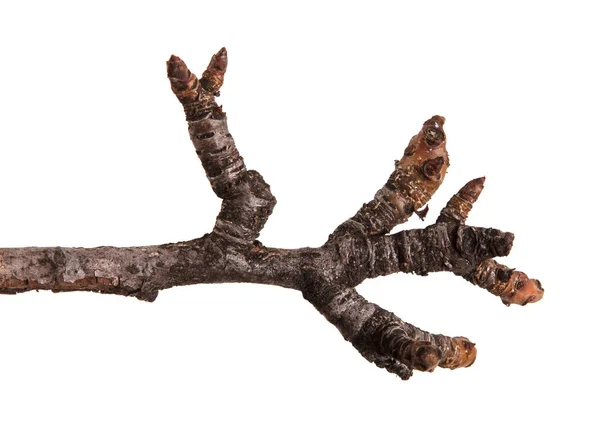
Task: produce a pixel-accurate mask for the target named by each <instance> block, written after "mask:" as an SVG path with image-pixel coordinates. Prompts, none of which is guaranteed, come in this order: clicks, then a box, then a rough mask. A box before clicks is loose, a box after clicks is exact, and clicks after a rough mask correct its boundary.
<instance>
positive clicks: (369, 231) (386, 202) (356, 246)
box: [0, 49, 542, 379]
mask: <svg viewBox="0 0 600 445" xmlns="http://www.w3.org/2000/svg"><path fill="white" fill-rule="evenodd" d="M226 66H227V54H226V52H225V50H224V49H222V50H221V51H219V52H218V53H217V54H215V55H214V56H213V58H212V60H211V62H210V64H209V66H208V68H207V70H206V71H205V72H204V74H203V75H202V77H201V78H200V79H198V78H197V77H196V76H195V75H194V74H193V73H191V72H190V71H189V70H188V69H187V67H186V65H185V64H184V63H183V61H182V60H181V59H179V58H178V57H175V56H172V57H171V59H170V60H169V62H168V63H167V69H168V75H169V79H170V81H171V87H172V90H173V92H174V93H175V95H176V96H177V98H178V99H179V100H180V102H181V103H182V105H183V107H184V111H185V114H186V118H187V120H188V128H189V134H190V138H191V140H192V142H193V144H194V147H195V148H196V152H197V154H198V156H199V158H200V160H201V162H202V165H203V167H204V169H205V171H206V174H207V176H208V179H209V181H210V184H211V186H212V188H213V190H214V191H215V193H216V194H217V196H219V197H220V198H221V199H222V200H223V202H222V206H221V211H220V212H219V214H218V216H217V220H216V223H215V226H214V229H213V231H212V232H211V233H209V234H206V235H205V236H203V237H202V238H199V239H195V240H191V241H185V242H179V243H171V244H163V245H158V246H146V247H97V248H64V247H53V248H38V247H28V248H14V249H0V293H5V294H15V293H19V292H26V291H30V290H51V291H53V292H65V291H92V292H102V293H112V294H119V295H128V296H135V297H137V298H139V299H140V300H145V301H153V300H154V299H156V297H157V295H158V292H159V291H160V290H162V289H168V288H170V287H173V286H183V285H191V284H199V283H226V282H246V283H261V284H271V285H276V286H282V287H286V288H291V289H296V290H299V291H300V292H302V295H303V296H304V298H305V299H306V300H308V301H309V302H310V303H311V304H312V305H313V306H314V307H315V308H316V309H317V310H318V311H319V312H320V313H321V314H323V315H324V317H325V318H326V319H327V320H328V321H329V322H331V323H332V324H333V325H335V326H336V327H337V328H338V329H339V330H340V332H341V333H342V335H343V336H344V338H345V339H346V340H348V341H350V342H352V344H353V345H354V346H355V347H356V349H357V350H358V351H359V352H360V353H361V354H362V355H363V356H364V357H365V358H367V359H368V360H369V361H372V362H374V363H375V364H376V365H377V366H379V367H383V368H385V369H387V370H388V371H390V372H392V373H394V374H397V375H399V376H400V377H401V378H403V379H406V378H408V377H410V375H411V373H412V370H413V369H417V370H421V371H431V370H433V369H434V368H435V367H436V366H442V367H447V368H451V369H454V368H457V367H466V366H470V365H471V364H472V363H473V361H474V360H475V356H476V350H475V347H474V344H473V343H471V342H469V341H468V340H467V339H466V338H464V337H454V338H451V337H446V336H443V335H434V334H430V333H428V332H425V331H422V330H420V329H418V328H416V327H414V326H412V325H410V324H408V323H406V322H404V321H402V320H400V319H399V318H398V317H396V316H395V315H394V314H392V313H390V312H388V311H386V310H384V309H382V308H380V307H379V306H377V305H375V304H373V303H370V302H368V301H367V300H365V299H364V298H363V297H362V296H360V295H359V294H358V293H357V292H356V290H355V287H356V286H357V285H358V284H360V283H361V282H363V281H364V280H365V279H367V278H374V277H377V276H380V275H388V274H391V273H396V272H405V273H416V274H419V275H427V274H428V273H431V272H441V271H447V272H453V273H454V274H456V275H459V276H462V277H464V278H466V279H468V280H469V281H471V282H472V283H474V284H477V285H479V286H481V287H484V288H486V289H488V290H489V291H490V292H492V293H495V294H496V295H499V296H500V297H501V298H502V300H503V301H504V302H505V303H508V304H510V303H513V302H516V303H519V304H526V303H528V302H531V301H537V299H539V298H541V295H542V289H541V285H539V281H537V280H529V279H528V278H527V277H526V276H525V275H524V274H522V273H521V272H514V271H512V270H509V269H508V268H506V266H502V265H499V264H498V263H496V262H494V261H493V260H492V258H494V257H496V256H504V255H507V254H508V253H509V251H510V249H511V246H512V241H513V235H512V234H511V233H504V232H501V231H499V230H495V229H484V228H477V227H470V226H467V225H465V221H466V218H467V216H468V212H469V210H470V208H471V205H472V204H473V203H474V202H475V200H476V199H477V197H478V196H479V193H480V192H481V189H482V187H483V179H478V180H474V181H471V182H470V183H468V184H467V185H466V186H465V187H464V188H463V189H461V191H459V193H457V194H456V195H454V197H453V198H452V199H451V200H450V202H449V203H448V205H447V206H446V208H444V210H443V211H442V213H441V214H440V217H439V218H438V221H437V222H436V224H433V225H431V226H429V227H426V228H424V229H415V230H407V231H401V232H399V233H397V234H394V235H389V234H388V233H389V232H390V231H391V230H392V229H393V228H394V226H396V225H397V224H399V223H402V222H404V221H406V219H408V217H409V216H410V215H411V214H412V213H414V212H417V213H419V214H423V213H424V211H419V210H418V209H419V208H421V207H423V206H424V205H425V204H426V203H427V201H428V200H429V199H430V198H431V196H432V195H433V193H435V191H436V190H437V189H438V187H439V186H440V184H441V182H442V181H443V178H444V175H445V172H446V168H447V167H448V163H449V161H448V155H447V152H446V148H445V143H446V136H445V133H444V131H443V124H444V118H442V117H441V116H434V117H432V118H431V119H429V120H428V121H426V122H425V124H424V125H423V128H422V130H421V131H420V132H419V133H418V134H417V135H416V136H415V137H413V138H412V139H411V141H410V143H409V145H408V147H407V149H406V150H405V153H404V156H403V157H402V159H401V160H400V161H396V166H395V169H394V171H393V172H392V175H391V176H390V178H389V179H388V181H387V182H386V184H385V185H384V186H383V187H382V188H381V189H380V190H379V191H378V192H377V193H376V195H375V197H374V199H373V200H372V201H370V202H369V203H366V204H364V205H363V206H362V207H361V209H360V210H359V211H358V212H357V214H356V215H354V216H353V217H352V218H350V219H348V220H347V221H345V222H344V223H342V224H341V225H340V226H339V227H338V228H337V229H336V230H335V231H334V232H333V233H332V234H331V235H330V237H329V239H328V241H327V242H326V243H325V244H324V245H323V246H321V247H318V248H300V249H277V248H271V247H265V246H263V245H262V244H261V243H260V242H259V241H258V240H257V239H258V236H259V233H260V231H261V229H262V228H263V227H264V224H265V223H266V221H267V218H268V217H269V215H270V214H271V212H272V211H273V208H274V206H275V203H276V200H275V198H274V196H273V195H272V194H271V191H270V188H269V186H268V184H267V183H266V182H265V181H264V179H263V178H262V176H261V175H260V174H259V173H258V172H256V171H253V170H247V169H246V166H245V163H244V160H243V159H242V157H241V156H240V154H239V152H238V150H237V148H236V146H235V142H234V140H233V138H232V136H231V134H230V133H229V130H228V127H227V118H226V115H225V113H224V112H223V111H222V109H221V107H220V106H218V105H217V104H216V102H215V99H214V98H215V96H218V91H219V88H220V87H221V85H222V82H223V77H224V73H225V70H226ZM518 274H522V275H518ZM532 283H533V284H532ZM519 284H522V285H521V286H520V287H519ZM524 293H529V294H530V295H525V296H524Z"/></svg>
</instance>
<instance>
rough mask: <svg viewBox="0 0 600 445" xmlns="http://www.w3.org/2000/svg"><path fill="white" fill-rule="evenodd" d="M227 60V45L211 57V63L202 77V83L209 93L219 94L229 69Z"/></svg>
mask: <svg viewBox="0 0 600 445" xmlns="http://www.w3.org/2000/svg"><path fill="white" fill-rule="evenodd" d="M227 61H228V59H227V49H226V48H225V47H223V48H221V49H220V50H219V51H218V52H217V53H216V54H215V55H213V56H212V58H211V59H210V63H209V64H208V67H207V68H206V70H205V71H204V73H203V74H202V79H200V85H202V88H204V90H206V91H207V92H208V93H212V94H213V95H215V96H218V92H219V89H220V88H221V86H223V78H224V76H225V72H226V71H227Z"/></svg>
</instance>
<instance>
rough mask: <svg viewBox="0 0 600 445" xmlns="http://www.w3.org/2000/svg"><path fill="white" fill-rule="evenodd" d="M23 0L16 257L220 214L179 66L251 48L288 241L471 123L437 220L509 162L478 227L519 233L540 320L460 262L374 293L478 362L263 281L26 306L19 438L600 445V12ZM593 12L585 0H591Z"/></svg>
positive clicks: (6, 164) (6, 93)
mask: <svg viewBox="0 0 600 445" xmlns="http://www.w3.org/2000/svg"><path fill="white" fill-rule="evenodd" d="M398 3H399V2H389V3H385V2H369V3H366V2H349V1H347V2H340V3H334V2H329V3H327V2H317V3H311V2H301V3H300V2H299V3H297V4H294V3H291V2H289V3H288V2H273V3H259V2H256V1H251V2H239V3H232V2H226V1H214V2H211V3H209V2H206V1H196V2H189V3H179V2H174V1H173V2H157V3H156V4H154V3H152V2H143V3H142V2H140V3H139V4H135V3H133V2H131V3H128V2H106V1H105V2H102V3H98V4H97V5H93V4H91V3H90V2H76V3H75V2H74V3H65V2H25V1H23V2H12V3H10V6H9V3H8V2H4V3H3V6H2V7H1V8H0V41H1V46H0V48H1V53H0V54H1V57H0V165H1V166H2V170H1V171H2V172H1V174H0V190H1V193H2V206H1V208H2V211H1V215H2V216H1V230H0V245H1V246H4V247H17V246H27V245H38V246H54V245H62V246H84V247H93V246H97V245H117V246H123V245H146V244H157V243H163V242H170V241H180V240H186V239H191V238H195V237H199V236H201V235H202V234H204V233H205V232H207V231H209V230H210V229H211V227H212V224H213V222H214V217H215V215H216V213H217V211H218V208H219V201H218V199H217V198H216V197H215V196H214V195H213V194H212V192H211V190H210V187H209V185H208V181H207V180H206V178H205V176H204V172H203V171H202V167H201V165H200V162H199V160H198V159H197V157H196V155H195V153H194V150H193V148H192V145H191V143H190V142H189V139H188V135H187V129H186V123H185V120H184V116H183V112H182V110H181V106H180V105H179V104H178V102H177V100H176V99H175V98H174V97H173V95H172V93H171V91H170V88H169V83H168V81H167V78H166V75H165V61H166V60H167V59H168V57H169V56H170V55H171V54H172V53H174V54H177V55H179V56H180V57H182V58H183V59H184V60H185V61H186V62H187V63H188V65H189V66H190V67H191V68H192V70H194V71H195V72H196V73H197V74H201V72H202V71H203V70H204V68H205V66H206V64H207V62H208V60H209V59H210V56H211V55H212V54H213V53H214V52H216V51H217V50H218V49H219V48H220V47H221V46H227V48H228V51H229V57H230V64H229V71H228V73H227V76H226V82H225V86H224V88H223V89H222V97H221V99H220V102H221V103H222V104H224V109H225V110H226V111H227V113H228V116H229V124H230V130H231V131H232V133H233V135H234V137H235V138H236V141H237V145H238V147H239V149H240V151H241V153H242V155H243V156H244V158H245V159H246V163H247V165H248V167H249V168H254V169H257V170H259V171H260V172H261V173H262V174H263V176H264V177H265V179H266V180H267V182H268V183H269V184H270V185H271V187H272V190H273V193H274V194H275V195H276V197H277V199H278V201H279V203H278V205H277V207H276V209H275V213H274V214H273V216H272V217H271V219H270V221H269V222H268V224H267V226H266V228H265V229H264V231H263V234H262V235H261V240H262V241H263V242H264V243H265V244H267V245H270V246H278V247H301V246H307V245H309V246H318V245H320V244H322V243H323V242H324V241H325V240H326V237H327V235H328V233H329V232H330V231H331V230H332V229H333V228H335V227H336V225H337V224H338V223H340V222H341V221H343V220H344V219H346V218H347V217H349V216H351V215H352V214H354V212H355V211H356V210H357V209H358V208H359V206H360V205H361V204H362V203H363V202H365V201H367V200H369V199H371V198H372V196H373V194H374V192H375V191H376V190H377V189H378V188H379V187H381V186H382V185H383V183H384V182H385V181H386V180H387V177H388V175H389V173H390V172H391V171H392V169H393V160H394V159H398V158H399V157H400V156H401V154H402V152H403V150H404V148H405V146H406V144H407V142H408V140H409V139H410V137H411V136H412V135H413V134H415V133H416V132H417V131H418V130H419V129H420V127H421V124H422V122H423V121H424V120H426V119H428V118H429V117H430V116H431V115H433V114H441V115H444V116H445V117H446V118H447V123H446V126H445V128H446V132H447V135H448V149H449V152H450V157H451V163H452V165H451V168H450V170H449V172H448V173H449V174H448V176H447V178H446V182H445V183H444V185H443V187H442V188H441V189H440V191H439V192H438V195H436V196H435V197H434V199H433V200H432V201H431V203H430V208H431V214H430V216H429V217H428V218H427V220H426V222H425V223H421V222H420V221H418V220H416V218H413V219H411V220H410V221H409V223H408V224H407V225H406V226H405V227H421V226H423V225H424V224H429V223H432V222H433V221H434V215H435V214H436V213H437V212H438V211H439V209H440V208H441V207H442V206H443V204H444V203H445V202H446V201H447V199H448V198H449V197H450V196H451V195H452V194H453V193H454V192H455V191H456V190H458V188H459V187H460V186H461V185H463V184H464V183H465V182H467V181H468V180H470V179H471V178H474V177H478V176H481V175H486V176H487V183H486V189H485V191H484V193H483V194H482V196H481V198H480V202H479V203H478V204H477V206H476V208H475V209H474V210H473V212H472V216H471V218H470V223H471V224H473V225H480V226H486V227H489V226H493V227H496V228H499V229H502V230H506V231H512V232H514V233H515V234H516V240H515V245H514V248H513V251H512V253H511V255H510V257H509V258H507V259H505V260H504V262H505V263H506V264H509V265H511V266H513V267H518V268H519V269H521V270H524V271H526V272H527V273H528V274H530V275H531V276H534V277H536V278H539V279H540V280H541V281H542V283H543V284H544V287H545V289H546V296H545V298H544V300H543V301H542V302H540V303H537V304H535V305H530V306H527V307H525V308H521V307H510V308H506V307H504V306H503V305H502V304H501V303H500V301H499V299H497V298H495V297H493V296H491V295H489V294H487V293H486V292H485V291H483V290H481V289H478V288H475V287H473V286H471V285H470V284H468V283H467V282H465V281H464V280H461V279H459V278H457V277H454V276H452V275H450V274H438V275H432V276H430V277H428V278H422V277H416V276H406V275H398V276H391V277H385V278H378V279H376V280H371V281H369V282H366V283H364V284H362V285H361V286H360V288H359V291H360V292H361V293H362V294H363V295H364V296H365V297H366V298H368V299H370V300H372V301H374V302H376V303H378V304H380V305H381V306H383V307H385V308H387V309H388V310H391V311H394V312H395V313H396V314H398V315H399V316H400V317H402V318H403V319H405V320H407V321H409V322H411V323H413V324H415V325H417V326H419V327H421V328H423V329H426V330H429V331H433V332H440V333H445V334H448V335H465V336H468V337H469V338H470V339H471V340H473V341H475V342H476V343H477V346H478V350H479V356H478V359H477V362H476V363H475V366H473V367H471V368H469V369H463V370H456V371H453V372H450V371H447V370H443V369H440V370H437V371H435V372H434V373H432V374H420V373H417V374H416V375H415V376H414V377H413V378H412V379H411V380H410V381H408V382H403V381H401V380H400V379H398V378H396V377H394V376H392V375H390V374H387V373H386V372H385V371H383V370H380V369H378V368H376V367H375V366H373V365H372V364H369V363H367V362H366V361H365V360H364V359H362V357H360V355H359V354H358V353H357V352H356V351H355V350H354V349H353V348H352V346H351V345H350V344H349V343H346V342H344V340H343V339H342V337H341V336H340V334H339V333H338V332H337V331H336V329H335V328H334V327H333V326H331V325H329V324H328V323H327V322H326V321H325V320H324V319H323V318H322V317H321V316H320V315H319V314H318V313H317V312H316V311H315V310H314V309H313V308H312V307H311V306H310V304H308V303H307V302H305V301H304V300H303V299H302V297H301V295H300V294H299V293H298V292H294V291H290V290H285V289H279V288H275V287H266V286H257V285H249V284H230V285H225V284H220V285H202V286H193V287H188V288H178V289H172V290H167V291H163V292H162V293H161V294H160V296H159V298H158V300H157V301H156V302H155V303H153V304H147V303H143V302H139V301H137V300H135V299H133V298H129V299H128V298H124V297H120V296H112V295H96V294H88V293H72V294H52V293H50V292H39V293H35V292H31V293H27V294H20V295H16V296H0V443H2V444H7V445H17V444H19V445H20V444H50V443H60V444H63V445H67V444H115V445H117V444H145V445H150V444H178V445H184V444H200V443H205V444H243V443H261V444H296V443H298V444H300V443H302V444H304V443H327V444H335V443H348V444H353V443H361V444H364V443H370V444H377V443H408V444H410V443H420V444H429V443H440V442H441V443H448V444H454V443H464V444H480V443H501V444H506V443H517V444H520V443H543V442H547V441H550V440H553V441H558V442H561V443H578V444H587V443H598V439H599V434H598V432H597V427H596V426H594V423H595V422H596V421H597V417H598V398H599V397H600V391H599V384H598V378H597V373H598V370H597V365H598V364H599V358H598V347H597V344H598V340H597V336H598V331H597V327H596V326H597V319H598V311H599V309H600V304H599V302H598V297H599V295H598V286H597V281H596V280H597V279H598V270H597V263H598V261H597V256H598V248H599V247H600V246H599V245H598V240H597V237H598V235H597V228H596V227H597V219H596V218H595V217H594V216H593V210H595V204H596V202H597V194H598V193H597V192H598V183H597V176H598V162H599V161H600V157H599V155H598V153H599V149H600V144H599V142H598V138H599V131H598V121H599V119H598V118H599V111H598V101H599V99H600V94H599V88H598V79H599V78H600V72H599V70H598V67H597V66H596V63H597V60H598V48H597V43H598V41H600V35H599V34H600V32H599V31H598V20H597V19H598V13H597V12H596V11H595V10H594V9H595V8H594V2H576V1H571V2H561V3H558V2H539V3H536V2H515V3H511V2H506V1H505V2H502V3H497V4H492V3H491V2H486V3H485V4H484V2H472V3H467V2H440V3H437V2H433V1H428V2H412V3H411V6H408V5H401V4H398ZM567 5H568V6H567Z"/></svg>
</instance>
